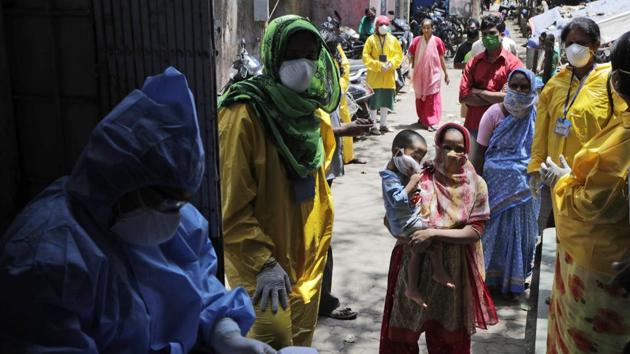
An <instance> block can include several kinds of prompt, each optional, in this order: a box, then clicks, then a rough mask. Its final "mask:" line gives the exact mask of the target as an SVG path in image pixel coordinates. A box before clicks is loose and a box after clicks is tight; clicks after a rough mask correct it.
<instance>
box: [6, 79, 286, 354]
mask: <svg viewBox="0 0 630 354" xmlns="http://www.w3.org/2000/svg"><path fill="white" fill-rule="evenodd" d="M204 161H205V160H204V151H203V147H202V144H201V139H200V136H199V127H198V124H197V117H196V111H195V107H194V102H193V97H192V94H191V93H190V91H189V89H188V84H187V82H186V78H185V77H184V76H183V75H182V74H181V73H179V72H178V71H177V70H175V69H173V68H169V69H167V70H166V71H165V72H164V73H163V74H161V75H158V76H154V77H149V78H148V79H147V80H146V82H145V84H144V87H143V88H142V90H135V91H133V92H132V93H130V94H129V95H128V96H127V97H126V98H125V99H124V100H123V101H122V102H121V103H120V104H119V105H118V106H117V107H116V108H114V110H113V111H112V112H111V113H110V114H109V115H108V116H107V117H105V118H104V119H103V120H102V121H101V122H100V123H99V124H98V126H97V127H96V128H95V129H94V131H93V132H92V134H91V136H90V139H89V141H88V143H87V146H86V147H85V149H84V151H83V153H82V155H81V156H80V158H79V160H78V162H77V164H76V166H75V168H74V170H73V172H72V174H71V175H70V176H67V177H63V178H61V179H59V180H57V181H56V182H54V183H53V184H51V185H50V186H49V187H48V188H46V189H45V190H44V191H43V192H42V193H40V194H39V196H37V197H36V198H35V199H34V200H33V201H31V203H30V204H29V205H28V206H27V207H26V208H25V209H24V210H23V211H22V213H21V214H20V215H19V216H18V217H17V218H16V219H15V221H14V222H13V224H12V225H11V226H10V228H9V230H8V231H7V233H6V234H5V235H4V237H3V239H2V243H1V244H0V289H2V290H1V291H0V313H1V315H0V352H1V353H188V352H190V351H195V350H198V351H203V352H212V353H230V354H234V353H240V354H250V353H252V354H254V353H255V354H270V353H275V351H274V350H273V349H272V348H271V347H269V346H268V345H266V344H263V343H261V342H258V341H255V340H253V339H249V338H246V337H244V335H245V334H246V333H247V331H248V330H249V328H250V327H251V326H252V323H253V322H254V309H253V307H252V304H251V302H250V299H249V297H248V295H247V293H246V292H245V291H244V290H243V289H240V288H238V289H235V290H232V291H227V290H226V289H225V288H224V287H223V285H222V284H221V283H220V282H219V281H218V280H217V278H216V277H215V276H214V274H215V271H216V263H217V259H216V255H215V253H214V250H213V248H212V246H211V243H210V242H209V240H208V223H207V221H206V219H205V218H204V217H203V216H202V215H201V214H200V213H199V211H197V209H195V207H194V206H192V205H191V204H189V203H188V202H189V201H190V199H191V197H192V195H193V194H194V193H195V192H196V191H197V189H198V187H199V185H200V183H201V180H202V176H203V174H204Z"/></svg>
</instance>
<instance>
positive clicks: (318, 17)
mask: <svg viewBox="0 0 630 354" xmlns="http://www.w3.org/2000/svg"><path fill="white" fill-rule="evenodd" d="M311 6H312V10H311V13H312V20H313V21H314V22H315V23H316V24H317V25H319V24H320V23H322V22H323V21H324V20H325V19H326V17H328V16H331V17H332V16H334V13H335V10H337V12H339V15H340V16H341V22H342V24H343V25H344V26H348V27H351V28H354V29H355V30H356V29H357V28H358V27H359V22H360V21H361V17H363V13H364V11H365V9H366V8H368V7H369V6H370V1H369V0H346V1H339V0H321V1H313V2H312V3H311Z"/></svg>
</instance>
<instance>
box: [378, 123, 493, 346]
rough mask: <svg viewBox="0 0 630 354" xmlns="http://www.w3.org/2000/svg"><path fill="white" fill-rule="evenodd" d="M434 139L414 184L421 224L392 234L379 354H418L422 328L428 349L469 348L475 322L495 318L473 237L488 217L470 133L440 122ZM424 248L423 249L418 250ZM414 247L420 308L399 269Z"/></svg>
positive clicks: (489, 322) (488, 322)
mask: <svg viewBox="0 0 630 354" xmlns="http://www.w3.org/2000/svg"><path fill="white" fill-rule="evenodd" d="M435 143H436V157H435V160H434V162H433V164H434V168H433V169H425V170H423V171H422V172H421V176H420V183H419V189H420V191H419V196H420V200H419V201H418V205H419V215H420V218H421V220H422V224H423V226H424V229H421V230H417V231H415V232H413V233H412V234H411V235H410V237H406V238H399V242H398V243H397V245H396V247H395V248H394V250H393V252H392V257H391V261H390V269H389V276H388V285H387V295H386V298H385V310H384V314H383V324H382V327H381V343H380V353H381V354H386V353H396V354H405V353H418V352H419V348H418V338H419V337H420V334H421V333H422V332H426V338H427V347H428V349H429V353H469V352H470V336H471V335H472V334H473V333H474V332H475V326H477V327H480V328H486V326H487V325H492V324H495V323H496V321H497V317H496V311H495V309H494V304H493V303H492V300H491V298H490V296H489V295H488V292H487V289H486V287H485V284H484V280H483V253H482V251H481V247H480V242H479V239H480V235H482V234H483V229H484V224H485V222H486V220H488V218H489V216H490V210H489V206H488V193H487V188H486V184H485V182H484V180H483V179H482V178H481V177H479V176H478V175H477V174H476V173H475V170H474V168H473V167H472V165H471V164H470V163H469V162H468V158H467V155H468V153H469V152H470V134H469V133H468V131H467V130H466V129H465V128H464V127H462V126H460V125H458V124H454V123H448V124H445V125H444V126H442V127H441V128H440V130H438V132H437V133H436V138H435ZM396 236H398V235H396ZM436 245H440V247H436ZM427 248H429V250H430V251H429V253H423V252H421V250H422V249H427ZM431 249H434V250H433V251H431ZM435 249H437V250H440V251H439V252H440V253H441V258H442V259H443V261H442V265H443V267H444V269H445V270H446V273H447V274H448V275H449V277H450V279H451V280H452V283H453V285H454V288H453V287H449V286H446V285H445V284H443V283H440V282H438V281H434V278H433V269H432V266H431V263H432V262H431V258H433V257H430V256H427V255H429V254H431V252H435ZM414 252H416V253H420V254H419V257H417V258H419V260H420V264H421V266H420V272H419V279H418V281H417V284H416V285H417V289H418V290H419V293H420V294H419V295H420V296H421V298H422V300H423V301H424V303H425V304H426V305H427V306H426V307H424V306H421V305H420V304H419V303H418V302H417V301H416V300H414V299H413V298H412V297H408V296H407V295H406V294H407V287H408V284H407V283H408V281H409V277H408V274H407V267H408V263H409V260H410V259H411V258H412V254H413V253H414ZM416 256H418V255H416Z"/></svg>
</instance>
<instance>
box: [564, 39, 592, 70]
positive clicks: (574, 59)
mask: <svg viewBox="0 0 630 354" xmlns="http://www.w3.org/2000/svg"><path fill="white" fill-rule="evenodd" d="M565 51H566V53H567V60H569V63H570V64H571V65H572V66H573V67H574V68H582V67H584V66H585V65H586V64H588V62H589V61H590V60H591V49H590V48H589V47H585V46H583V45H580V44H577V43H573V44H571V45H570V46H568V47H566V48H565Z"/></svg>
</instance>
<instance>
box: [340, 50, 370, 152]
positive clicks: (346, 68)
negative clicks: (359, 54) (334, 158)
mask: <svg viewBox="0 0 630 354" xmlns="http://www.w3.org/2000/svg"><path fill="white" fill-rule="evenodd" d="M336 49H337V53H338V55H339V58H340V59H341V65H339V64H338V66H337V67H338V69H339V71H340V73H341V75H340V76H339V85H340V86H341V102H340V103H339V118H340V119H341V123H344V124H349V123H352V116H350V108H349V107H348V98H347V96H346V93H347V92H348V87H349V86H350V62H349V61H348V57H346V53H344V51H343V48H342V47H341V44H337V48H336ZM352 144H353V139H352V137H351V136H345V137H343V144H342V149H343V150H342V155H343V163H345V164H348V163H365V162H364V161H363V160H361V159H358V158H355V157H354V148H353V145H352Z"/></svg>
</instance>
